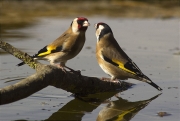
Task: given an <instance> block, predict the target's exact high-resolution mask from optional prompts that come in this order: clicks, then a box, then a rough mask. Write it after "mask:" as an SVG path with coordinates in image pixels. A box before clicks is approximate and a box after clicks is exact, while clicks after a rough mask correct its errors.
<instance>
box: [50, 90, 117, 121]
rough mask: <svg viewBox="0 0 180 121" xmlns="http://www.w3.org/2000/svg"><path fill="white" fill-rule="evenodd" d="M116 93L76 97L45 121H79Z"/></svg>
mask: <svg viewBox="0 0 180 121" xmlns="http://www.w3.org/2000/svg"><path fill="white" fill-rule="evenodd" d="M116 93H117V92H105V93H98V94H93V95H89V96H87V97H78V98H75V99H73V100H71V101H70V102H68V103H67V104H66V105H65V106H63V107H62V108H61V109H59V110H58V111H57V112H55V113H53V114H52V115H51V116H50V117H49V118H48V119H47V120H49V121H52V120H57V121H61V120H65V121H81V120H82V117H83V116H84V115H85V114H86V113H90V112H92V111H93V110H94V109H96V108H97V107H98V106H99V105H100V104H101V103H102V102H103V101H104V100H106V99H108V98H110V97H112V96H113V95H115V94H116Z"/></svg>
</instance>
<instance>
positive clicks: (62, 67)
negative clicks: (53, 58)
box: [57, 64, 67, 73]
mask: <svg viewBox="0 0 180 121" xmlns="http://www.w3.org/2000/svg"><path fill="white" fill-rule="evenodd" d="M57 67H58V68H60V69H62V71H63V72H64V73H66V72H67V71H66V69H65V68H64V66H61V65H59V64H57Z"/></svg>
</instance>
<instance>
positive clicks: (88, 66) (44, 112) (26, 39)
mask: <svg viewBox="0 0 180 121" xmlns="http://www.w3.org/2000/svg"><path fill="white" fill-rule="evenodd" d="M71 21H72V20H71V19H61V18H52V19H49V18H44V19H40V20H39V22H37V23H36V24H34V25H33V26H28V27H26V28H22V29H13V30H7V33H8V35H9V36H11V35H16V36H15V37H12V36H11V37H8V36H6V37H5V38H3V39H4V40H5V41H7V42H9V43H10V44H12V45H13V46H15V47H17V48H19V49H21V50H22V51H25V52H27V53H29V54H30V55H33V54H34V53H36V52H37V51H38V50H39V49H41V48H42V47H44V46H45V45H46V44H49V43H50V42H51V41H52V40H54V39H56V38H57V37H58V36H59V35H60V34H62V32H64V31H65V30H66V29H67V27H69V25H70V23H71ZM100 21H101V22H105V23H107V24H109V25H110V26H111V28H112V31H113V33H114V36H115V38H116V39H117V41H118V43H119V44H120V46H121V47H122V48H123V49H124V50H125V52H126V53H127V54H128V55H129V56H130V57H131V59H132V60H134V62H135V63H136V64H137V65H138V66H139V67H140V69H141V70H142V71H143V72H144V74H146V75H147V76H148V77H149V78H151V79H152V80H153V81H154V82H155V83H156V84H157V85H159V86H160V87H161V88H163V91H162V94H161V95H160V96H159V97H156V99H154V100H153V101H152V102H150V103H149V104H148V105H147V106H144V107H143V106H142V109H139V108H137V105H141V104H142V102H139V101H143V102H146V101H145V100H150V101H151V98H153V97H154V96H156V95H158V94H159V93H160V92H158V91H157V90H156V89H154V88H153V87H151V86H150V85H148V84H146V83H143V82H139V81H136V80H133V79H129V80H128V81H129V82H133V83H135V84H136V85H135V86H133V88H131V89H129V90H127V91H124V92H122V93H121V94H119V97H120V98H117V97H114V96H113V97H112V98H111V99H110V100H109V101H106V102H104V101H103V100H104V99H109V98H110V97H111V96H112V95H114V94H113V93H110V94H109V93H107V94H106V93H105V94H102V95H104V96H105V97H103V99H101V100H93V101H90V100H89V99H86V101H84V100H85V99H75V98H74V97H73V96H71V93H69V92H66V91H64V90H61V89H57V88H54V87H52V86H49V87H47V88H45V89H42V90H41V91H39V92H37V93H35V94H33V95H31V96H29V97H28V98H26V99H22V100H20V101H17V102H14V103H11V104H7V105H2V106H0V120H2V121H6V120H7V121H8V120H19V119H25V120H45V119H47V120H52V119H56V120H60V119H62V118H63V119H66V118H67V119H68V118H69V120H72V119H77V120H81V119H82V120H83V121H93V120H96V119H97V117H98V115H100V114H101V112H103V111H105V112H106V114H107V115H108V114H109V115H110V114H111V113H109V112H111V110H110V109H111V108H112V109H116V110H118V111H119V112H116V113H113V114H116V115H111V116H112V117H116V118H117V117H118V116H119V120H120V117H122V115H123V114H124V112H125V111H127V110H128V111H129V112H128V111H127V112H128V113H127V114H134V115H135V116H134V117H133V118H132V119H131V120H132V121H145V120H146V121H152V120H156V121H169V120H171V121H178V120H179V119H180V116H179V114H180V106H179V102H180V98H179V94H180V90H179V87H180V86H179V85H180V75H179V74H180V70H179V69H180V63H179V62H180V55H176V53H178V52H179V51H180V49H179V46H180V45H179V40H180V38H179V31H180V30H179V20H178V19H167V20H160V19H123V18H111V19H110V18H105V17H104V18H95V17H94V18H89V22H90V23H91V26H90V27H89V28H88V30H87V33H86V38H87V39H86V43H85V45H84V48H83V50H82V51H81V53H80V54H79V55H78V56H77V57H75V58H74V59H72V60H70V61H68V62H67V66H69V67H71V68H74V69H78V70H81V71H82V75H86V76H96V77H102V76H103V77H108V76H107V75H106V74H105V73H104V72H103V71H102V70H101V69H100V67H99V66H98V64H97V62H96V58H95V44H96V37H95V29H94V27H93V25H94V24H95V23H96V22H100ZM22 35H24V36H23V37H22ZM19 62H20V60H18V59H16V58H15V57H13V56H12V55H9V54H1V55H0V88H3V87H4V86H7V85H11V84H14V83H16V82H18V81H19V80H21V79H23V78H25V77H27V76H29V75H31V74H33V73H35V70H33V69H31V68H29V67H28V66H27V65H24V66H22V67H16V66H15V65H16V64H18V63H19ZM41 62H42V63H45V64H48V62H44V61H41ZM97 95H98V94H97ZM97 95H93V96H95V97H98V98H100V96H99V95H98V96H97ZM106 96H107V97H106ZM93 99H96V98H93ZM122 102H124V103H127V105H129V106H131V107H130V108H129V107H128V106H127V107H126V106H124V107H123V106H122V105H120V104H121V103H122ZM111 104H113V106H114V107H113V106H110V105H111ZM109 106H110V107H111V108H109ZM133 108H134V109H136V110H135V111H134V112H133V113H131V112H130V109H133ZM138 109H139V110H138ZM122 110H123V111H124V112H123V111H122ZM158 112H167V113H170V114H171V115H169V116H164V117H159V116H157V115H156V113H158ZM103 114H104V113H103ZM107 115H106V116H103V117H111V116H107ZM63 116H64V117H63Z"/></svg>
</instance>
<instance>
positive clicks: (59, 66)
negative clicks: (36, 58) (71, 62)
mask: <svg viewBox="0 0 180 121" xmlns="http://www.w3.org/2000/svg"><path fill="white" fill-rule="evenodd" d="M50 64H51V65H53V66H56V67H58V68H60V69H62V71H63V72H64V73H66V72H67V71H66V70H65V68H64V66H65V63H60V64H56V63H55V62H54V61H50Z"/></svg>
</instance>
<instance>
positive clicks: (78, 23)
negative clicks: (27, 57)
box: [17, 17, 90, 71]
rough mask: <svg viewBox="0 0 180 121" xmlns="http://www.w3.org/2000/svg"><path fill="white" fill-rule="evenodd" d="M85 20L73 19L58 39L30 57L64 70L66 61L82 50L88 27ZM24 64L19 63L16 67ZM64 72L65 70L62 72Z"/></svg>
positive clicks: (81, 18)
mask: <svg viewBox="0 0 180 121" xmlns="http://www.w3.org/2000/svg"><path fill="white" fill-rule="evenodd" d="M89 25H90V24H89V22H88V19H87V18H84V17H77V18H75V19H74V20H73V21H72V23H71V25H70V27H69V29H68V30H66V31H65V32H64V33H63V34H62V35H61V36H60V37H59V38H57V39H56V40H55V41H53V42H52V43H50V44H49V45H47V46H45V47H44V48H42V49H41V50H39V51H38V53H37V54H35V55H33V56H32V57H33V58H34V59H37V60H48V61H50V64H51V65H57V64H56V63H60V64H58V67H60V68H62V69H63V70H64V67H66V68H68V69H70V70H71V71H72V69H71V68H69V67H67V66H65V63H66V62H67V60H69V59H72V58H74V57H75V56H76V55H77V54H78V53H79V52H80V51H81V49H82V48H83V46H84V43H85V32H86V30H87V28H88V26H89ZM23 64H25V63H24V62H22V63H19V64H18V65H17V66H21V65H23ZM64 71H65V70H64Z"/></svg>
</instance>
